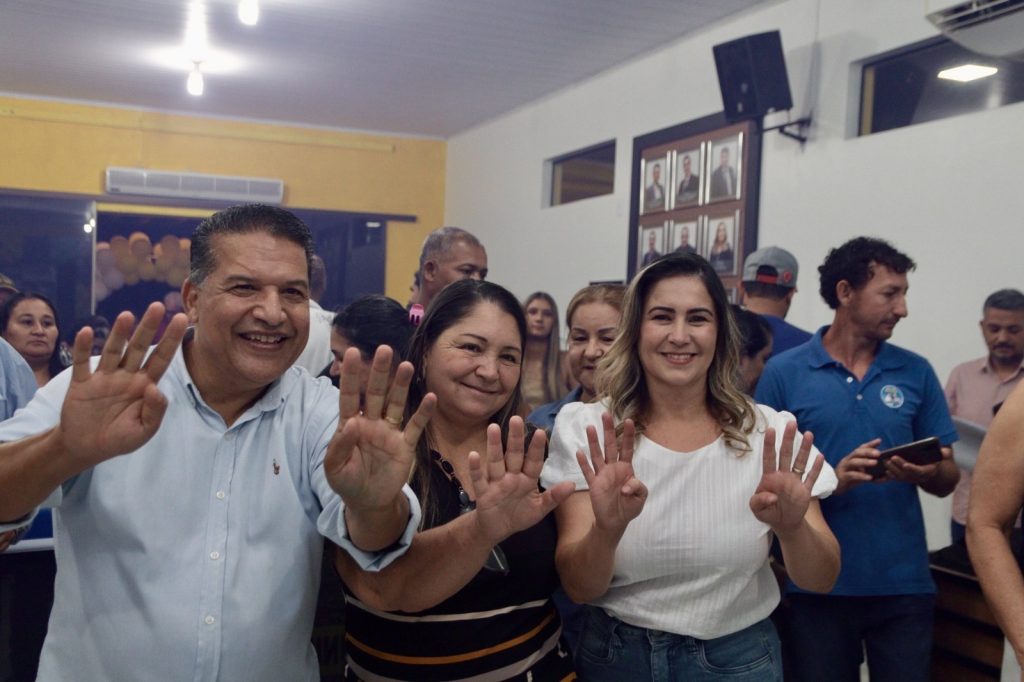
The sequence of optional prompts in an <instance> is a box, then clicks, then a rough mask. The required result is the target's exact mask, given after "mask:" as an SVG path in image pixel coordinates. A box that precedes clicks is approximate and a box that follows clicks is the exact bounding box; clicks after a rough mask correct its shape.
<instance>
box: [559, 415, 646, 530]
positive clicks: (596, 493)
mask: <svg viewBox="0 0 1024 682" xmlns="http://www.w3.org/2000/svg"><path fill="white" fill-rule="evenodd" d="M601 425H602V428H603V429H604V452H603V453H602V452H601V442H600V441H599V440H598V438H597V429H596V428H595V427H593V426H588V427H587V444H588V445H589V448H590V459H591V461H592V462H593V464H594V465H593V467H591V466H590V463H589V462H587V456H586V455H585V454H583V451H582V450H579V451H577V452H576V461H577V462H578V463H579V465H580V470H581V471H582V472H583V478H584V479H586V481H587V485H588V486H589V487H590V504H591V505H592V506H593V508H594V522H595V524H596V525H597V527H598V528H599V529H601V530H603V531H612V532H615V533H621V532H622V531H624V530H625V529H626V526H627V525H629V522H630V521H632V520H633V519H635V518H636V517H637V516H639V514H640V512H641V511H642V510H643V508H644V502H646V501H647V486H645V485H644V484H643V483H641V482H640V480H639V479H637V477H636V476H635V474H634V473H633V443H634V441H635V439H636V429H635V428H634V426H633V420H631V419H627V420H626V421H625V422H624V423H623V428H622V438H620V439H616V437H615V424H614V422H613V421H612V416H611V415H610V414H608V413H607V412H605V413H603V414H602V415H601Z"/></svg>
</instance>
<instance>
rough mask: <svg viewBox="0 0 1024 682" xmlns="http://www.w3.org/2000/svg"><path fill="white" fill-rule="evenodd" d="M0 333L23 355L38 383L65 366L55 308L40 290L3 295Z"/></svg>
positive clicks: (44, 383) (0, 311) (41, 383)
mask: <svg viewBox="0 0 1024 682" xmlns="http://www.w3.org/2000/svg"><path fill="white" fill-rule="evenodd" d="M0 334H2V335H3V337H4V339H5V340H6V341H7V342H8V343H9V344H11V345H12V346H14V349H15V350H17V351H18V352H19V353H20V354H21V357H23V358H25V361H26V362H27V363H28V365H29V367H31V368H32V373H33V374H35V376H36V383H37V384H38V385H39V386H40V387H41V386H45V385H46V383H47V382H48V381H49V380H50V379H52V378H53V377H55V376H57V375H58V374H60V372H61V370H63V369H64V367H65V366H66V365H65V363H64V361H63V359H62V357H61V352H60V343H59V341H60V321H59V320H58V318H57V308H56V307H54V305H53V302H52V301H50V299H48V298H47V297H46V296H44V295H42V294H40V293H35V292H20V293H17V294H15V295H14V296H11V297H10V298H9V299H7V302H6V303H4V305H3V307H0Z"/></svg>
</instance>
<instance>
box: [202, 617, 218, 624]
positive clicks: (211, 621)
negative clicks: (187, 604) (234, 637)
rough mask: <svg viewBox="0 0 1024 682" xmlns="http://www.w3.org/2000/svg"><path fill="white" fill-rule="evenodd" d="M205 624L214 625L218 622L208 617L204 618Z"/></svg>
mask: <svg viewBox="0 0 1024 682" xmlns="http://www.w3.org/2000/svg"><path fill="white" fill-rule="evenodd" d="M203 622H204V623H206V624H207V625H213V624H214V623H216V622H217V619H216V618H214V617H213V616H207V617H206V618H203Z"/></svg>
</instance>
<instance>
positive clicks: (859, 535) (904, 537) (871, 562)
mask: <svg viewBox="0 0 1024 682" xmlns="http://www.w3.org/2000/svg"><path fill="white" fill-rule="evenodd" d="M827 330H828V327H822V328H821V329H819V330H818V332H817V333H816V334H815V335H814V336H813V337H812V339H811V340H810V341H809V342H808V343H806V344H804V345H802V346H798V347H797V348H794V349H792V350H790V351H787V352H785V353H783V354H781V355H778V356H775V357H773V358H772V359H771V360H770V361H769V362H768V364H767V366H766V367H765V371H764V374H763V375H762V377H761V379H760V381H758V384H757V393H756V399H757V402H759V403H764V404H766V405H770V406H771V407H774V408H775V409H777V410H786V411H788V412H791V413H793V414H794V415H795V416H796V419H797V424H798V425H799V427H800V429H801V431H811V432H813V433H814V444H815V445H816V446H817V447H818V449H820V450H821V451H822V453H824V455H825V458H826V459H827V460H828V462H829V464H831V465H832V466H833V467H835V466H837V465H838V463H839V461H840V460H841V459H843V458H844V457H845V456H846V455H848V454H849V453H850V452H851V451H853V450H854V449H855V448H856V447H857V446H859V445H861V444H863V443H865V442H867V441H870V440H872V439H874V438H881V439H882V442H881V444H880V445H879V446H878V447H879V449H885V448H890V447H894V446H896V445H902V444H904V443H909V442H911V441H915V440H919V439H921V438H926V437H928V436H938V437H939V440H940V441H941V442H942V444H943V445H949V444H950V443H952V442H953V441H955V440H956V438H957V436H956V428H955V427H954V425H953V421H952V419H950V416H949V409H948V407H947V406H946V401H945V397H944V394H943V392H942V386H941V384H940V383H939V379H938V377H937V376H936V375H935V371H934V370H933V369H932V367H931V365H930V364H929V363H928V361H927V360H925V359H924V358H922V357H921V356H919V355H917V354H915V353H912V352H910V351H908V350H904V349H902V348H899V347H898V346H894V345H892V344H889V343H884V342H883V343H882V344H881V345H880V346H879V348H878V354H877V355H876V357H875V360H874V362H873V363H872V364H871V367H870V368H869V369H868V371H867V373H866V374H865V375H864V379H863V380H858V379H857V377H856V376H854V375H853V374H852V373H851V372H850V371H849V370H848V369H847V368H846V367H845V366H843V364H842V363H840V362H838V361H837V360H835V359H834V358H832V356H830V355H829V354H828V352H827V351H826V350H825V347H824V346H823V345H822V337H823V336H824V334H825V332H826V331H827ZM821 509H822V512H823V513H824V515H825V519H826V521H828V524H829V527H830V528H831V529H832V532H833V533H835V535H836V538H837V539H838V540H839V544H840V547H841V548H842V555H843V561H842V569H841V571H840V573H839V579H838V580H837V581H836V585H835V588H834V589H833V591H832V594H836V595H849V596H879V595H887V594H919V593H930V592H934V591H935V585H934V583H933V582H932V579H931V574H930V571H929V569H928V552H927V545H926V543H925V531H924V518H923V516H922V513H921V505H920V501H919V500H918V493H917V487H916V486H914V485H911V484H909V483H903V482H899V481H887V482H884V483H866V484H863V485H859V486H856V487H855V488H852V489H851V490H849V491H847V492H846V493H844V494H841V495H833V496H831V497H829V498H828V499H825V500H822V502H821ZM790 590H791V591H795V588H794V587H793V586H792V585H791V586H790Z"/></svg>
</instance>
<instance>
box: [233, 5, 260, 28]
mask: <svg viewBox="0 0 1024 682" xmlns="http://www.w3.org/2000/svg"><path fill="white" fill-rule="evenodd" d="M238 20H239V21H241V22H242V23H243V24H245V25H246V26H255V25H256V24H257V22H259V20H260V3H259V1H258V0H239V3H238Z"/></svg>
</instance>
